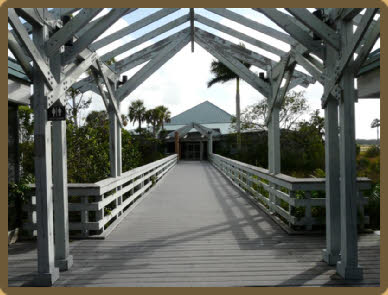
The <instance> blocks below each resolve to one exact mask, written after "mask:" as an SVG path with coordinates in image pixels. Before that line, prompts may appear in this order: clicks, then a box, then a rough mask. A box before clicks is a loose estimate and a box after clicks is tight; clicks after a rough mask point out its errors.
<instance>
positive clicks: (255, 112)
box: [241, 91, 309, 130]
mask: <svg viewBox="0 0 388 295" xmlns="http://www.w3.org/2000/svg"><path fill="white" fill-rule="evenodd" d="M308 111H309V106H308V103H307V100H306V98H305V97H304V91H299V92H296V91H291V92H288V93H287V94H286V95H285V97H284V100H283V103H282V105H281V108H280V113H279V124H280V127H281V128H283V129H288V130H290V129H294V128H296V127H297V125H298V123H297V121H298V120H299V119H300V117H301V116H303V115H304V114H306V112H308ZM267 116H268V103H267V100H266V99H265V98H263V99H262V100H260V101H259V102H258V103H256V104H253V105H250V106H248V107H247V108H245V110H244V111H243V112H242V115H241V130H265V129H266V126H265V124H264V122H265V120H266V118H267Z"/></svg>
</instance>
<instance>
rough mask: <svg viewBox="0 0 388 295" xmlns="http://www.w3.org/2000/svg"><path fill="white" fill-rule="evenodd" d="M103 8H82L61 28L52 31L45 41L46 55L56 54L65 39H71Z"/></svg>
mask: <svg viewBox="0 0 388 295" xmlns="http://www.w3.org/2000/svg"><path fill="white" fill-rule="evenodd" d="M102 9H103V8H83V9H82V10H81V11H80V12H79V13H78V14H77V15H76V16H75V17H74V18H72V19H71V20H70V21H69V22H68V23H67V24H65V25H64V26H63V27H62V28H61V29H59V30H58V31H57V32H56V33H54V34H53V35H52V36H51V37H50V39H49V41H48V42H47V43H46V48H47V55H48V56H52V55H53V54H57V53H58V50H59V48H60V47H61V46H62V45H64V44H65V43H66V42H67V41H69V40H72V39H73V35H74V34H76V33H77V32H78V31H79V30H80V29H81V28H82V27H84V26H85V25H86V24H87V23H88V22H89V21H91V20H92V19H93V18H94V17H95V16H96V15H97V14H99V13H100V12H101V11H102Z"/></svg>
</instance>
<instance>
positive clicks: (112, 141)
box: [108, 108, 119, 177]
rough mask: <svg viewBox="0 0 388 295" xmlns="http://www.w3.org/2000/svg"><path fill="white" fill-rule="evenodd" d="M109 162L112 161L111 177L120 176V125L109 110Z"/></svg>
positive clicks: (113, 113)
mask: <svg viewBox="0 0 388 295" xmlns="http://www.w3.org/2000/svg"><path fill="white" fill-rule="evenodd" d="M108 114H109V160H110V176H111V177H117V176H118V158H119V156H118V153H117V151H118V146H117V143H118V140H117V135H118V124H117V118H116V114H115V112H114V111H113V110H112V109H111V108H109V111H108Z"/></svg>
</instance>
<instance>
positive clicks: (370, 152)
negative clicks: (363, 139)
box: [364, 145, 380, 158]
mask: <svg viewBox="0 0 388 295" xmlns="http://www.w3.org/2000/svg"><path fill="white" fill-rule="evenodd" d="M364 155H365V157H368V158H374V157H377V156H378V155H380V147H379V146H377V145H372V146H371V147H370V148H369V149H367V150H366V152H365V154H364Z"/></svg>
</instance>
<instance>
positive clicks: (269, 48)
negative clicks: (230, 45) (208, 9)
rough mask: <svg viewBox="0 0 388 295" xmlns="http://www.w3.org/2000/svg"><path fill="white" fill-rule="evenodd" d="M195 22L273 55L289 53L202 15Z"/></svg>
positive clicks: (197, 16) (196, 17) (198, 15)
mask: <svg viewBox="0 0 388 295" xmlns="http://www.w3.org/2000/svg"><path fill="white" fill-rule="evenodd" d="M195 20H196V21H198V22H200V23H202V24H204V25H206V26H209V27H211V28H214V29H216V30H218V31H220V32H223V33H225V34H228V35H231V36H233V37H235V38H237V39H240V40H242V41H245V42H248V43H249V44H252V45H254V46H257V47H259V48H262V49H264V50H266V51H269V52H271V53H273V54H276V55H279V56H282V55H284V54H286V53H287V52H285V51H283V50H281V49H279V48H277V47H274V46H272V45H269V44H267V43H266V42H262V41H260V40H257V39H255V38H252V37H250V36H248V35H246V34H243V33H240V32H238V31H236V30H234V29H232V28H230V27H227V26H224V25H222V24H220V23H219V22H215V21H213V20H210V19H208V18H206V17H204V16H202V15H200V14H197V15H196V16H195Z"/></svg>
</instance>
